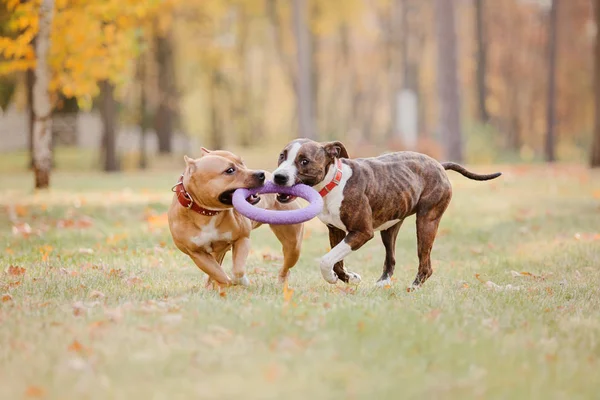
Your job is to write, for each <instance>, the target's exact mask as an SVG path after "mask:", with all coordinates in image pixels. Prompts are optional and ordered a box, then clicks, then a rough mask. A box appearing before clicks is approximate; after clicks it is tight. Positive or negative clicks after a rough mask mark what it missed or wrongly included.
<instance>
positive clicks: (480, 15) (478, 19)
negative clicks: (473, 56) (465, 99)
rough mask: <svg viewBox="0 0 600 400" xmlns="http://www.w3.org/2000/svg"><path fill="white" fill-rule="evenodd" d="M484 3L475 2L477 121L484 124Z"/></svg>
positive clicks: (485, 93) (488, 118) (482, 0)
mask: <svg viewBox="0 0 600 400" xmlns="http://www.w3.org/2000/svg"><path fill="white" fill-rule="evenodd" d="M484 3H485V0H475V27H476V31H477V103H478V108H479V120H480V121H481V122H483V123H484V124H485V123H488V122H489V120H490V115H489V113H488V110H487V106H486V104H485V100H486V97H487V86H486V74H487V45H486V41H485V22H484Z"/></svg>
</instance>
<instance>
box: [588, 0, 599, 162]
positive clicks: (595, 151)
mask: <svg viewBox="0 0 600 400" xmlns="http://www.w3.org/2000/svg"><path fill="white" fill-rule="evenodd" d="M594 6H595V7H594V16H595V18H594V19H595V22H596V27H597V28H596V40H595V47H594V95H595V125H594V131H593V132H594V134H593V139H592V141H593V143H592V151H591V157H590V164H591V166H592V167H594V168H599V167H600V31H599V30H598V27H600V0H596V1H595V2H594Z"/></svg>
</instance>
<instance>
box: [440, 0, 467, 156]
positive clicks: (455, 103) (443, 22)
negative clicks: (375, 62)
mask: <svg viewBox="0 0 600 400" xmlns="http://www.w3.org/2000/svg"><path fill="white" fill-rule="evenodd" d="M454 1H455V0H436V1H435V20H436V25H437V29H436V34H437V47H438V49H437V80H438V82H437V86H438V106H439V119H438V121H439V122H438V124H439V125H438V129H439V132H440V135H441V139H442V144H443V146H444V149H445V153H446V158H447V159H448V160H449V161H456V162H461V161H462V160H463V152H462V132H461V123H460V111H461V106H460V96H459V93H458V60H457V37H456V26H455V20H454V19H455V12H454V8H455V6H454Z"/></svg>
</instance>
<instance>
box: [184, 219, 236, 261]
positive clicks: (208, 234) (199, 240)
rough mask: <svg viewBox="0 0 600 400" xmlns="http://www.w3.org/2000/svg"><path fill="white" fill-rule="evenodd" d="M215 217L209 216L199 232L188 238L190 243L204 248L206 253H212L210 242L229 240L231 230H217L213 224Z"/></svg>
mask: <svg viewBox="0 0 600 400" xmlns="http://www.w3.org/2000/svg"><path fill="white" fill-rule="evenodd" d="M215 223H216V218H211V219H210V222H209V223H208V225H204V226H203V227H202V228H201V229H200V233H199V234H198V235H196V236H193V237H191V238H190V240H191V241H192V243H194V244H195V245H196V246H198V247H200V248H202V249H204V251H206V252H207V253H212V246H211V244H212V243H214V242H225V241H230V240H231V232H223V233H221V232H219V230H218V229H217V228H216V226H215Z"/></svg>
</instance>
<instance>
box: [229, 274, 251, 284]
mask: <svg viewBox="0 0 600 400" xmlns="http://www.w3.org/2000/svg"><path fill="white" fill-rule="evenodd" d="M232 281H233V284H234V285H242V286H250V279H248V277H247V276H246V275H244V276H240V277H237V276H234V277H233V279H232Z"/></svg>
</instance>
